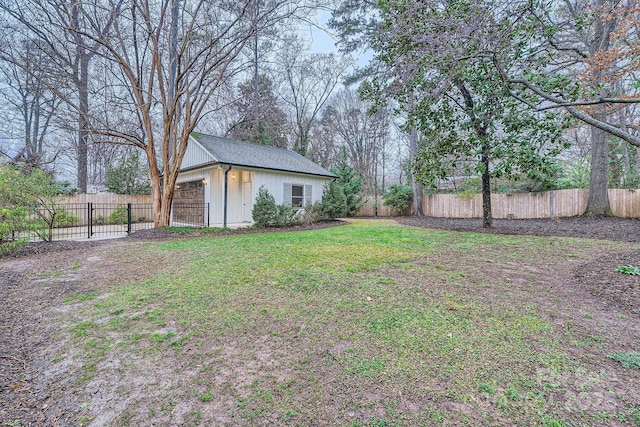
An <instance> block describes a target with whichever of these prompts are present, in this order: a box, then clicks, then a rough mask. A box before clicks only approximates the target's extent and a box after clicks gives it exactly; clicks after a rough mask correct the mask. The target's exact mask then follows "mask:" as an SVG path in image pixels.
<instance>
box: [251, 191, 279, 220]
mask: <svg viewBox="0 0 640 427" xmlns="http://www.w3.org/2000/svg"><path fill="white" fill-rule="evenodd" d="M278 214H279V212H278V206H277V205H276V199H275V198H274V197H273V196H272V195H271V193H269V190H267V189H266V188H265V187H264V186H262V187H260V188H259V189H258V196H257V197H256V202H255V203H254V205H253V210H252V211H251V215H252V216H253V221H254V222H255V226H256V227H258V228H265V227H275V226H276V225H277V223H278Z"/></svg>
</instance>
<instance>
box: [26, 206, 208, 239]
mask: <svg viewBox="0 0 640 427" xmlns="http://www.w3.org/2000/svg"><path fill="white" fill-rule="evenodd" d="M46 214H47V215H48V216H49V217H51V218H52V222H51V229H50V230H49V231H50V233H51V239H52V240H63V239H78V238H87V239H90V238H92V237H106V236H113V237H118V236H124V235H127V234H130V233H133V232H135V231H138V230H144V229H149V228H153V205H152V204H151V203H126V204H122V203H120V204H116V203H91V202H89V203H68V204H61V205H58V206H56V208H55V209H53V210H51V209H50V210H49V211H48V212H47V213H46ZM170 225H172V226H180V227H208V226H209V203H174V204H173V206H172V218H171V222H170ZM36 239H37V236H35V235H34V236H31V240H36Z"/></svg>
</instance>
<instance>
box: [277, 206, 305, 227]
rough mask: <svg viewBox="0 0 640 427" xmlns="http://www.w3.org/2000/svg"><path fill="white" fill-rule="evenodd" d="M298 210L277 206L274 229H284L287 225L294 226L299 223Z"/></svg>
mask: <svg viewBox="0 0 640 427" xmlns="http://www.w3.org/2000/svg"><path fill="white" fill-rule="evenodd" d="M298 212H299V211H298V209H296V208H294V207H291V206H285V205H278V217H277V219H276V227H286V226H289V225H295V224H298V223H299V222H300V219H299V217H298Z"/></svg>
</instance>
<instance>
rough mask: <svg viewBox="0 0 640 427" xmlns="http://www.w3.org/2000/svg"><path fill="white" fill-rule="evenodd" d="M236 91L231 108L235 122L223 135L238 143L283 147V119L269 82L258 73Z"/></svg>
mask: <svg viewBox="0 0 640 427" xmlns="http://www.w3.org/2000/svg"><path fill="white" fill-rule="evenodd" d="M256 85H257V86H256ZM238 89H239V91H240V97H239V98H238V99H237V100H236V101H235V102H234V103H233V105H232V107H233V108H234V109H236V110H237V112H238V115H239V120H238V121H237V122H236V123H234V124H233V125H232V126H231V128H230V129H229V131H228V132H227V134H228V135H229V136H230V137H231V138H234V139H237V140H240V141H246V142H253V143H255V144H262V145H271V146H274V147H280V148H286V147H287V116H286V114H285V113H284V111H282V109H281V108H280V107H279V106H278V99H277V97H276V95H275V93H274V90H273V83H272V82H271V79H269V78H268V77H267V76H265V75H263V74H261V75H260V76H258V79H257V80H255V77H254V78H252V79H251V80H249V81H246V82H244V83H240V84H239V85H238Z"/></svg>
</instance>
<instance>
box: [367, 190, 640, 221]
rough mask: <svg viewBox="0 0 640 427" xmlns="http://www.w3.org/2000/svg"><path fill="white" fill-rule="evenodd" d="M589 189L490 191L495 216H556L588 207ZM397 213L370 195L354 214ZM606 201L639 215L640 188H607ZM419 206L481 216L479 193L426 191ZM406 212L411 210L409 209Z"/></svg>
mask: <svg viewBox="0 0 640 427" xmlns="http://www.w3.org/2000/svg"><path fill="white" fill-rule="evenodd" d="M588 197H589V190H585V189H578V188H574V189H568V190H554V191H543V192H540V193H514V194H492V195H491V205H492V210H493V212H492V213H493V217H494V218H498V219H500V218H513V219H527V218H555V217H568V216H576V215H581V214H582V213H584V211H585V209H586V208H587V199H588ZM376 203H377V207H378V212H377V216H381V217H391V216H398V215H399V212H397V211H396V210H395V209H393V208H390V207H389V206H383V200H382V197H378V198H377V200H376V199H375V198H373V197H370V198H369V199H368V200H367V202H366V203H365V204H364V206H363V207H362V208H361V209H360V211H359V212H358V214H357V215H356V216H375V209H374V207H375V204H376ZM609 203H610V205H611V211H612V212H613V215H614V216H617V217H621V218H640V190H626V189H610V190H609ZM422 210H423V212H424V214H425V215H426V216H432V217H442V218H482V195H480V194H473V195H457V194H432V195H425V196H424V197H423V201H422ZM408 212H411V210H410V209H409V210H408Z"/></svg>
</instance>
